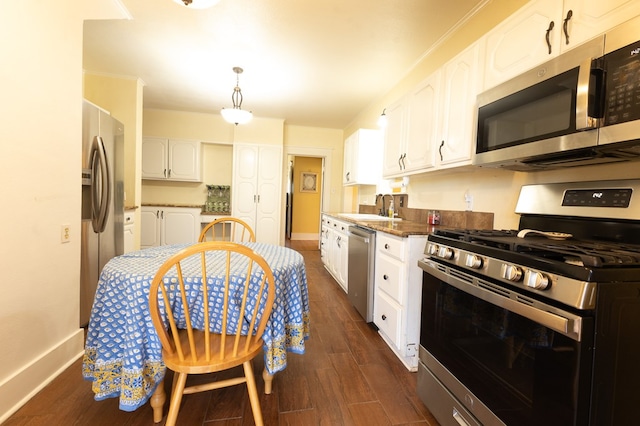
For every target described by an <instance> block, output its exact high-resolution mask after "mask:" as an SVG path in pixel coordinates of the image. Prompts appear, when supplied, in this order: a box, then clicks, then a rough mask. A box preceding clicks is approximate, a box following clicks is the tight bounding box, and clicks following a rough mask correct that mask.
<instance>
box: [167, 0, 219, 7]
mask: <svg viewBox="0 0 640 426" xmlns="http://www.w3.org/2000/svg"><path fill="white" fill-rule="evenodd" d="M173 1H174V2H175V3H178V4H179V5H181V6H186V7H188V8H189V9H206V8H208V7H211V6H213V5H215V4H216V3H218V2H219V1H220V0H173Z"/></svg>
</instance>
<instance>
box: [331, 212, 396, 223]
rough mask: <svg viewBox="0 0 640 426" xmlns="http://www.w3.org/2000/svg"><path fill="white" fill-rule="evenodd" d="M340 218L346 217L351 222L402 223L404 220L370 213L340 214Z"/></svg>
mask: <svg viewBox="0 0 640 426" xmlns="http://www.w3.org/2000/svg"><path fill="white" fill-rule="evenodd" d="M338 217H344V218H346V219H351V220H361V221H368V222H371V221H389V220H390V221H392V222H398V221H401V220H402V219H401V218H399V217H394V218H393V219H391V218H388V217H386V216H378V215H377V214H370V213H339V214H338Z"/></svg>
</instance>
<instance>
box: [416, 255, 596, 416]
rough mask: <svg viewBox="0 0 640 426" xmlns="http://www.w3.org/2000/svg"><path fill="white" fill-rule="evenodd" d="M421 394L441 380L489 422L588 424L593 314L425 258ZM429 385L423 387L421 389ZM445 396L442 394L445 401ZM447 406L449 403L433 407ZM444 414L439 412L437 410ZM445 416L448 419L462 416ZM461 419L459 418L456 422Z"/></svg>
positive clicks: (424, 396) (454, 409)
mask: <svg viewBox="0 0 640 426" xmlns="http://www.w3.org/2000/svg"><path fill="white" fill-rule="evenodd" d="M419 264H420V267H421V268H422V269H423V270H424V271H425V272H424V279H423V299H422V324H421V326H422V329H421V335H420V346H421V348H420V361H421V365H420V368H421V369H422V371H421V372H420V374H419V376H418V377H419V378H418V393H419V394H420V395H421V398H422V399H423V402H425V404H426V405H427V406H428V407H429V405H430V403H431V402H430V400H431V395H430V394H429V391H428V390H427V391H425V389H434V386H433V383H434V380H432V379H431V380H430V379H429V378H435V382H437V383H439V384H440V385H441V387H442V389H439V390H434V391H432V393H433V394H434V399H437V398H438V395H435V394H438V393H440V394H441V395H442V394H449V395H451V396H452V398H453V400H454V404H453V407H451V409H450V410H445V411H444V412H450V413H451V416H453V414H455V413H457V415H460V412H461V409H460V407H457V406H456V405H455V404H458V405H461V406H462V407H463V408H464V409H465V410H466V411H468V413H470V414H471V415H472V416H473V417H474V419H469V420H467V421H466V423H469V424H472V423H473V422H474V421H477V422H479V423H480V424H483V425H501V424H506V425H518V426H527V425H531V426H533V425H545V426H554V425H558V426H559V425H562V426H566V425H584V424H587V423H588V415H589V395H590V382H591V361H590V360H591V359H592V350H593V344H592V343H593V318H591V317H588V316H579V315H576V314H575V313H571V312H566V311H563V310H561V309H558V308H556V307H553V306H550V305H548V304H545V303H543V302H540V301H536V300H532V299H531V298H530V297H529V296H526V295H522V294H519V293H516V292H514V291H512V290H510V289H508V288H505V287H504V286H502V285H499V284H495V283H491V282H488V281H486V280H484V279H481V278H479V277H476V276H473V275H469V274H468V273H466V272H462V271H459V270H457V269H454V268H452V267H450V266H448V265H442V264H440V263H437V262H434V261H433V260H430V259H426V260H424V261H421V262H419ZM421 389H422V390H421ZM439 400H441V398H440V399H439ZM429 408H430V409H433V410H434V411H440V412H443V411H442V407H440V408H437V407H429ZM434 415H436V417H438V414H437V413H434ZM452 419H453V417H449V418H442V416H440V418H438V421H439V422H440V423H441V424H443V425H447V424H459V423H460V422H459V421H458V419H453V420H452ZM454 421H455V423H454Z"/></svg>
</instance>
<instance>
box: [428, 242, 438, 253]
mask: <svg viewBox="0 0 640 426" xmlns="http://www.w3.org/2000/svg"><path fill="white" fill-rule="evenodd" d="M438 249H439V247H438V245H437V244H429V248H428V249H427V253H428V254H430V255H431V256H435V255H436V254H438Z"/></svg>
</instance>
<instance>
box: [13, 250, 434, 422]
mask: <svg viewBox="0 0 640 426" xmlns="http://www.w3.org/2000/svg"><path fill="white" fill-rule="evenodd" d="M290 245H291V247H292V248H294V249H296V250H298V251H299V252H300V253H302V254H303V256H304V258H305V264H306V269H307V277H308V284H309V300H310V307H311V336H310V338H309V340H307V342H306V353H305V354H303V355H296V354H289V355H288V358H287V360H288V366H287V368H286V369H285V370H284V371H282V372H280V373H278V374H277V375H276V376H275V378H274V382H273V393H272V394H271V395H265V394H264V392H263V389H264V384H263V381H262V378H261V373H262V369H263V365H264V364H263V362H262V359H261V357H258V358H257V359H256V361H255V363H254V368H255V372H256V375H257V376H258V377H257V382H258V391H259V392H260V394H261V406H262V413H263V416H264V420H265V424H266V425H300V426H308V425H366V426H376V425H409V424H411V425H429V426H437V425H438V423H437V422H436V420H435V419H434V418H433V417H432V415H431V413H429V411H428V410H427V409H426V407H425V406H424V405H423V404H422V402H421V401H420V400H419V398H418V396H417V394H416V391H415V389H416V374H415V373H410V372H409V371H407V370H406V368H405V367H404V366H403V365H402V363H401V362H400V361H399V360H398V359H397V358H396V357H395V355H394V354H393V353H392V352H391V350H390V349H389V348H388V347H387V346H386V344H385V343H384V342H383V341H382V339H381V338H380V336H379V335H378V333H377V331H376V330H375V329H374V328H373V326H372V325H370V324H366V323H365V322H364V321H363V319H362V318H361V317H360V316H359V314H358V313H357V311H356V310H355V309H354V308H353V307H352V306H351V305H350V304H349V302H348V300H347V297H346V295H345V293H344V292H343V291H342V289H340V288H339V286H338V285H337V283H336V282H335V281H334V280H333V278H332V277H331V276H330V275H329V274H328V273H327V271H326V270H325V269H324V267H323V266H322V263H321V261H320V252H319V251H318V243H317V241H293V242H291V243H290ZM170 382H171V380H170V374H168V375H167V380H165V387H166V388H167V393H169V384H170ZM167 409H168V401H167V403H166V405H165V416H166V410H167ZM152 424H153V420H152V412H151V407H150V406H149V404H146V405H145V406H144V407H142V408H140V409H138V410H136V411H134V412H131V413H128V412H124V411H121V410H119V409H118V401H117V400H116V399H108V400H105V401H95V400H94V399H93V393H92V392H91V384H90V383H89V382H86V381H84V380H83V379H82V374H81V360H78V361H76V362H75V363H74V364H73V365H72V366H71V367H69V368H68V369H67V370H65V371H64V372H63V373H62V374H61V375H60V376H58V377H57V378H56V379H55V380H54V381H53V382H52V383H51V384H49V385H48V386H47V387H46V388H44V389H43V390H42V391H41V392H40V393H38V394H37V395H36V396H34V397H33V398H32V399H31V400H30V401H29V402H28V403H27V404H26V405H25V406H23V407H22V408H21V409H20V410H18V411H17V412H16V413H15V414H14V415H13V416H12V417H10V418H9V419H8V420H7V421H6V423H4V425H5V426H36V425H65V426H66V425H91V426H103V425H104V426H120V425H127V426H138V425H152ZM159 424H160V425H163V424H164V420H163V422H162V423H159ZM178 424H179V425H206V426H222V425H224V426H232V425H238V426H240V425H253V424H254V422H253V417H252V414H251V407H250V404H249V399H248V395H247V391H246V386H244V385H239V386H235V387H232V388H227V389H223V390H215V391H210V392H204V393H200V394H194V395H186V396H185V397H184V398H183V400H182V407H181V408H180V414H179V415H178Z"/></svg>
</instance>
